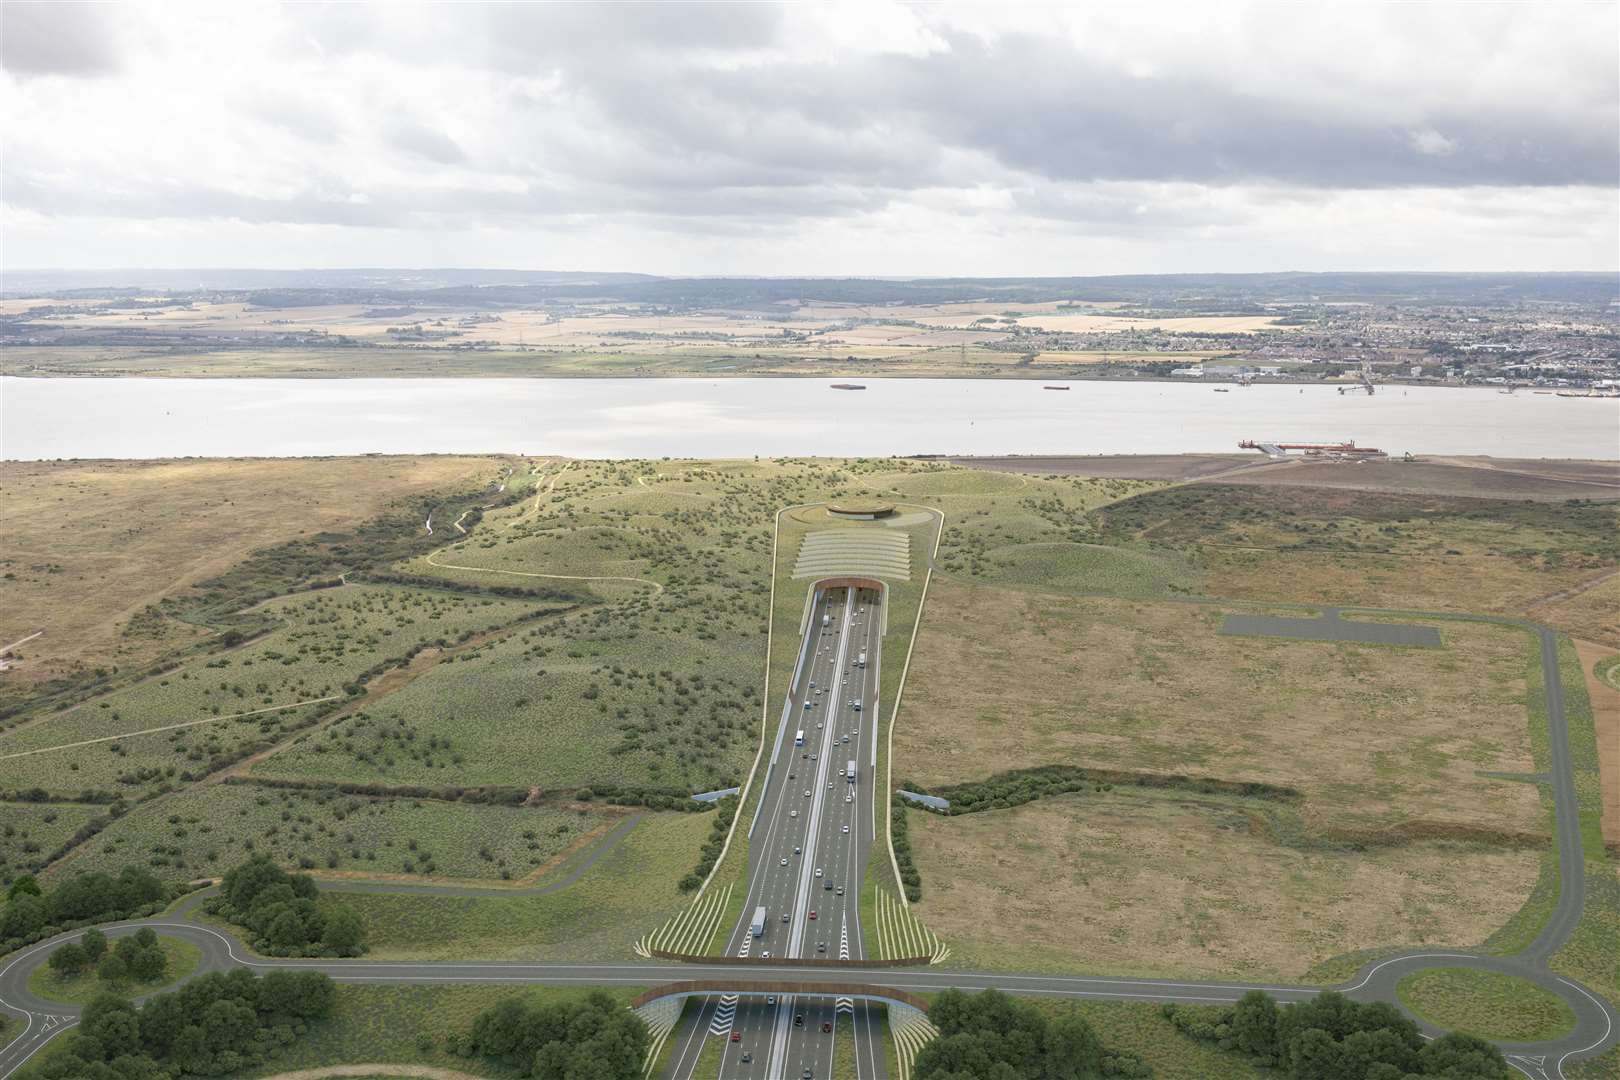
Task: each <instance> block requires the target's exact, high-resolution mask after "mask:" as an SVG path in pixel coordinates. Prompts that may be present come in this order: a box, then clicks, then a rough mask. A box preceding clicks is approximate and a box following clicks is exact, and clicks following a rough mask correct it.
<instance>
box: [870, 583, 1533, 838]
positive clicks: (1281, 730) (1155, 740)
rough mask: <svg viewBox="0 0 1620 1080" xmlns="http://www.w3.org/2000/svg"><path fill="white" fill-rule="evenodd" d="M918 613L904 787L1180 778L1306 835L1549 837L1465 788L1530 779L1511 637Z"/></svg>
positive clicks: (941, 594) (1105, 606)
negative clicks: (1289, 816)
mask: <svg viewBox="0 0 1620 1080" xmlns="http://www.w3.org/2000/svg"><path fill="white" fill-rule="evenodd" d="M929 599H930V603H931V605H937V606H933V611H934V612H935V613H936V615H935V617H933V618H931V619H929V620H928V622H927V623H926V624H925V625H924V626H923V628H922V631H921V633H920V635H919V637H918V639H917V645H916V653H915V655H914V657H913V659H912V671H911V674H910V676H909V678H908V679H907V697H908V700H907V702H906V711H907V714H908V715H909V716H910V717H912V719H911V721H909V722H908V721H907V720H906V719H905V718H904V717H902V718H901V721H900V723H899V727H898V729H897V731H896V734H895V744H896V745H895V753H896V755H897V758H896V760H897V761H900V762H903V763H904V765H903V766H902V767H901V771H900V777H899V778H909V779H913V780H915V781H916V782H918V783H921V784H924V785H928V786H941V785H946V784H951V783H960V782H964V781H971V780H978V779H982V778H984V777H986V776H988V775H990V774H992V773H997V772H1001V771H1003V770H1007V769H1015V768H1023V767H1029V766H1037V765H1048V764H1070V765H1080V766H1093V767H1100V768H1116V769H1127V770H1133V771H1146V772H1155V773H1182V774H1188V775H1193V776H1205V777H1215V778H1221V779H1226V780H1259V781H1265V782H1268V783H1272V784H1281V785H1287V786H1291V787H1294V788H1297V789H1299V790H1301V791H1303V792H1304V793H1305V806H1304V808H1303V814H1304V820H1305V823H1306V825H1307V826H1308V827H1309V828H1310V829H1311V830H1312V831H1313V832H1334V833H1343V832H1349V833H1352V834H1363V833H1367V832H1369V831H1371V832H1377V831H1379V830H1383V829H1387V828H1390V827H1392V826H1402V827H1403V828H1405V829H1407V830H1411V829H1413V828H1414V827H1416V828H1418V830H1419V832H1423V831H1425V830H1440V831H1444V832H1445V833H1446V834H1447V835H1457V830H1458V829H1468V828H1477V829H1482V830H1489V831H1496V832H1499V833H1502V834H1508V835H1514V834H1516V835H1519V836H1522V837H1528V836H1532V835H1533V836H1540V835H1542V834H1544V832H1545V829H1546V822H1545V817H1544V812H1543V810H1542V808H1541V806H1540V803H1539V800H1538V798H1537V794H1536V791H1535V789H1534V788H1533V787H1532V786H1531V785H1528V784H1523V783H1515V782H1509V781H1503V780H1497V779H1489V778H1485V777H1481V776H1479V775H1478V773H1479V772H1481V771H1498V772H1530V771H1533V767H1532V761H1531V750H1530V736H1529V730H1528V724H1527V719H1526V712H1525V705H1524V695H1525V674H1526V671H1527V669H1528V665H1529V663H1530V660H1531V648H1530V644H1529V641H1528V638H1527V637H1526V635H1525V634H1524V633H1523V632H1522V631H1519V630H1516V629H1511V628H1505V627H1498V626H1489V625H1481V624H1473V623H1443V624H1439V625H1440V627H1441V631H1440V632H1441V635H1442V637H1443V639H1444V641H1445V643H1446V647H1445V648H1443V649H1400V648H1393V647H1388V646H1362V645H1347V644H1330V643H1316V642H1303V641H1282V640H1277V639H1271V638H1253V637H1230V636H1224V635H1221V634H1219V633H1217V630H1218V628H1219V623H1220V619H1221V617H1222V612H1221V611H1220V610H1219V609H1218V608H1215V607H1213V606H1205V605H1188V604H1179V603H1165V602H1152V601H1128V600H1113V599H1089V598H1087V599H1070V598H1064V597H1055V596H1050V595H1042V594H1038V593H1029V592H1019V591H1015V590H1013V589H1006V588H998V587H991V586H974V585H964V584H962V583H959V582H956V581H952V580H948V579H945V580H942V579H936V580H935V581H934V583H933V586H932V592H931V594H930V598H929ZM941 613H949V614H948V615H947V614H941ZM919 718H926V721H925V722H924V721H923V720H921V719H919ZM1459 718H1466V721H1465V722H1460V721H1459ZM1419 823H1421V824H1419Z"/></svg>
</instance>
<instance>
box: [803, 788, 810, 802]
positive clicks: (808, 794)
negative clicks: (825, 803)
mask: <svg viewBox="0 0 1620 1080" xmlns="http://www.w3.org/2000/svg"><path fill="white" fill-rule="evenodd" d="M804 797H805V798H807V799H808V798H809V797H810V789H809V788H805V789H804Z"/></svg>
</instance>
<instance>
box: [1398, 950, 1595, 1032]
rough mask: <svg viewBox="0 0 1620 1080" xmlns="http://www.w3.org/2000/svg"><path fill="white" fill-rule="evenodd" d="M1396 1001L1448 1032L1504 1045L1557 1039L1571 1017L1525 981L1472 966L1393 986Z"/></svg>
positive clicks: (1417, 975) (1551, 997)
mask: <svg viewBox="0 0 1620 1080" xmlns="http://www.w3.org/2000/svg"><path fill="white" fill-rule="evenodd" d="M1395 992H1396V993H1397V994H1398V995H1400V999H1401V1003H1402V1004H1403V1005H1405V1006H1406V1007H1407V1008H1409V1009H1411V1010H1412V1011H1413V1012H1415V1013H1417V1014H1418V1015H1419V1016H1421V1017H1422V1018H1423V1019H1425V1020H1427V1021H1429V1022H1430V1023H1431V1024H1434V1025H1435V1026H1437V1027H1440V1028H1444V1029H1445V1030H1447V1031H1463V1032H1467V1033H1469V1034H1471V1035H1479V1036H1481V1037H1483V1038H1487V1039H1500V1040H1503V1041H1506V1042H1539V1041H1541V1040H1543V1039H1556V1038H1558V1037H1559V1036H1561V1035H1564V1034H1567V1033H1568V1032H1569V1031H1570V1030H1572V1029H1573V1028H1574V1027H1575V1014H1574V1012H1572V1011H1571V1010H1570V1007H1569V1006H1568V1005H1566V1004H1564V1001H1563V999H1561V998H1559V997H1558V996H1557V995H1556V994H1553V993H1550V992H1548V991H1546V990H1543V989H1542V988H1541V987H1539V986H1537V985H1536V984H1535V983H1532V982H1530V981H1528V980H1526V979H1520V978H1516V977H1515V976H1512V975H1504V974H1502V973H1500V972H1495V971H1476V970H1473V969H1471V968H1430V969H1428V970H1426V971H1418V972H1414V973H1413V974H1411V975H1408V976H1406V978H1404V979H1402V980H1401V981H1400V983H1399V984H1398V985H1397V986H1396V988H1395Z"/></svg>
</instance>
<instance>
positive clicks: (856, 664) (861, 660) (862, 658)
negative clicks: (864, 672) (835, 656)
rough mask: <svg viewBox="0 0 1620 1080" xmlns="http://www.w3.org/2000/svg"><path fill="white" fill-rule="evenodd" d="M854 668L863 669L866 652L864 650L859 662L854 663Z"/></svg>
mask: <svg viewBox="0 0 1620 1080" xmlns="http://www.w3.org/2000/svg"><path fill="white" fill-rule="evenodd" d="M855 666H856V667H865V666H866V650H865V649H862V650H861V658H860V659H859V660H857V661H855Z"/></svg>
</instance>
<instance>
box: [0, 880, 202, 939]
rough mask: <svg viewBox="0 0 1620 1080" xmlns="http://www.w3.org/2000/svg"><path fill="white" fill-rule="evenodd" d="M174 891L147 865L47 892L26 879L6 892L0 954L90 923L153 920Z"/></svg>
mask: <svg viewBox="0 0 1620 1080" xmlns="http://www.w3.org/2000/svg"><path fill="white" fill-rule="evenodd" d="M170 898H171V894H170V891H169V887H168V886H166V885H164V884H163V882H162V881H160V880H158V878H157V876H156V875H155V874H153V873H152V872H151V871H150V870H147V869H146V868H145V867H143V866H134V865H131V866H126V867H124V868H123V869H122V870H120V871H119V872H118V873H117V874H116V875H114V874H109V873H107V872H106V871H103V870H92V871H89V872H87V873H81V874H75V875H73V876H72V877H69V878H65V879H63V880H62V881H61V882H60V883H59V884H57V885H55V886H53V887H51V888H48V889H47V888H43V887H41V886H40V884H39V882H38V881H37V880H35V878H34V876H33V875H32V874H24V875H22V876H21V877H19V878H17V880H15V881H13V882H12V883H11V886H10V887H9V888H8V889H7V890H6V903H5V906H4V907H3V908H0V954H3V953H8V952H12V951H14V950H16V949H20V948H22V947H23V946H24V945H29V944H32V943H33V942H36V941H41V940H43V939H45V938H48V937H53V936H55V935H57V934H60V933H62V932H63V931H64V930H74V929H77V928H78V927H81V926H88V925H90V924H91V923H98V922H110V921H112V920H114V919H131V918H136V917H138V916H141V915H150V914H152V913H153V912H156V911H158V910H159V909H161V908H162V907H163V905H165V904H167V903H168V902H169V900H170Z"/></svg>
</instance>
